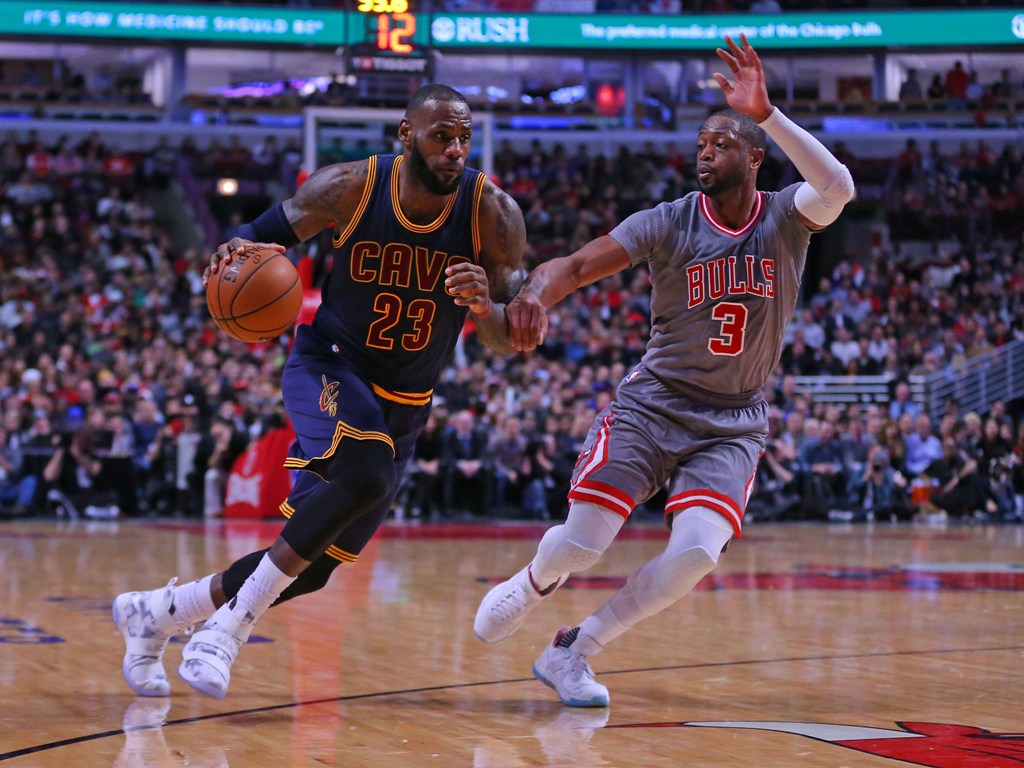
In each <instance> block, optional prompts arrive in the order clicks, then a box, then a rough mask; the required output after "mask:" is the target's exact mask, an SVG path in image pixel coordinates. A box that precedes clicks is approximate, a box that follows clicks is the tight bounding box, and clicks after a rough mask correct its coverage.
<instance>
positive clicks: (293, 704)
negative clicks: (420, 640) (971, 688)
mask: <svg viewBox="0 0 1024 768" xmlns="http://www.w3.org/2000/svg"><path fill="white" fill-rule="evenodd" d="M1003 651H1017V652H1022V651H1024V646H1020V645H1009V646H994V647H989V648H939V649H932V650H925V651H879V652H878V653H846V654H839V655H836V656H827V655H826V656H789V657H782V658H777V659H742V660H740V661H711V662H702V663H699V664H672V665H668V666H661V667H639V668H637V669H617V670H610V671H602V672H601V676H602V677H606V676H608V675H635V674H638V673H643V672H671V671H677V670H683V669H713V668H718V667H744V666H753V665H755V664H793V663H798V662H805V661H843V660H849V659H878V658H891V657H896V656H931V655H939V654H952V653H993V652H1003ZM533 679H534V678H532V677H516V678H511V679H508V680H483V681H479V682H475V683H455V684H453V685H431V686H426V687H423V688H406V689H402V690H397V691H377V692H375V693H356V694H352V695H351V696H331V697H329V698H326V699H311V700H309V701H290V702H287V703H284V704H271V705H268V706H265V707H252V708H250V709H238V710H234V711H232V712H214V713H212V714H209V715H198V716H196V717H183V718H181V719H180V720H168V721H167V722H166V723H160V724H158V725H140V726H137V727H135V728H128V729H124V728H118V729H116V730H111V731H101V732H99V733H89V734H86V735H84V736H73V737H71V738H68V739H61V740H60V741H51V742H47V743H45V744H37V745H35V746H31V747H22V748H21V749H16V750H13V751H11V752H3V753H0V762H3V761H6V760H13V759H14V758H17V757H24V756H25V755H34V754H38V753H40V752H46V751H48V750H51V749H59V748H60V747H69V746H72V745H74V744H83V743H85V742H88V741H98V740H100V739H106V738H109V737H111V736H120V735H122V734H126V733H138V732H139V731H149V730H153V729H156V728H169V727H171V726H174V725H191V724H192V723H201V722H204V721H206V720H220V719H224V718H228V717H243V716H245V715H254V714H259V713H262V712H274V711H277V710H279V709H297V708H298V707H309V706H316V705H317V704H330V703H333V702H349V701H361V700H364V699H380V698H384V697H387V696H407V695H410V694H417V693H434V692H437V691H455V690H459V689H462V688H480V687H482V686H486V685H509V684H511V683H526V682H530V681H532V680H533Z"/></svg>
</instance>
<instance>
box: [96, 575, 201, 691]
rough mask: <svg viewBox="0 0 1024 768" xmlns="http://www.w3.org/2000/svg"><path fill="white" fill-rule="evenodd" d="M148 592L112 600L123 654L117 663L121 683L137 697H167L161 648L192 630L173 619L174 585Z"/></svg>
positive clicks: (169, 686) (168, 689)
mask: <svg viewBox="0 0 1024 768" xmlns="http://www.w3.org/2000/svg"><path fill="white" fill-rule="evenodd" d="M177 581H178V580H177V579H176V578H174V579H171V580H170V581H169V582H167V586H166V587H161V588H160V589H151V590H149V591H148V592H123V593H122V594H120V595H118V596H117V597H116V598H114V605H113V614H114V626H116V627H117V631H118V632H120V633H121V637H123V638H124V645H125V652H124V660H123V661H122V663H121V670H122V671H123V672H124V679H125V682H127V683H128V687H129V688H131V689H132V690H133V691H135V693H137V694H138V695H139V696H168V695H170V693H171V684H170V683H169V682H168V680H167V673H166V672H165V671H164V664H163V659H164V649H165V648H166V647H167V641H168V640H170V639H171V638H172V637H174V636H175V635H177V634H180V633H185V634H187V633H189V632H190V631H191V630H192V627H191V626H189V625H187V624H182V623H180V622H178V621H176V620H175V618H174V615H173V613H172V611H173V607H174V600H173V598H174V585H175V583H177Z"/></svg>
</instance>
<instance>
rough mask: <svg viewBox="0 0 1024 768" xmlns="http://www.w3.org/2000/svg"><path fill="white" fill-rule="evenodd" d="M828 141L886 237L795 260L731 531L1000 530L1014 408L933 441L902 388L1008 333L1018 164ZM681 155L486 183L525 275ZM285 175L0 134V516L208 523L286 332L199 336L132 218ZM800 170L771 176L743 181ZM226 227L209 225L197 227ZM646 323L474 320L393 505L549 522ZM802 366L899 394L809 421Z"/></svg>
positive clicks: (299, 253) (1016, 291)
mask: <svg viewBox="0 0 1024 768" xmlns="http://www.w3.org/2000/svg"><path fill="white" fill-rule="evenodd" d="M341 149H342V150H346V151H352V152H355V153H359V152H362V153H364V154H365V153H366V152H367V151H374V150H378V149H380V148H378V147H366V146H358V147H349V148H347V149H346V148H344V147H342V148H341ZM836 149H837V152H838V153H839V154H840V155H841V156H842V159H843V160H844V162H846V163H847V164H848V165H849V166H850V167H851V169H852V170H853V173H854V176H855V178H857V177H858V176H859V174H860V173H861V171H862V170H863V171H864V173H865V174H868V175H870V174H872V173H873V174H874V175H875V177H877V182H878V184H877V188H878V189H877V193H876V194H874V195H872V194H871V193H870V192H869V193H868V195H867V197H868V198H869V199H868V201H866V202H865V203H864V204H865V205H867V206H868V207H871V208H875V209H877V211H876V214H875V215H877V216H881V217H886V218H888V219H889V220H890V223H891V225H892V231H893V238H894V242H893V243H890V244H888V246H881V245H875V246H872V247H871V249H870V253H868V254H867V255H866V256H864V255H863V254H857V255H855V254H849V255H848V258H844V259H842V260H839V261H838V263H837V264H836V265H835V267H834V268H832V269H831V270H828V271H825V272H824V273H822V272H821V270H815V269H814V267H813V265H810V266H809V275H811V274H813V275H815V277H814V278H813V279H809V280H808V282H807V285H806V286H805V295H804V297H803V299H802V302H801V309H800V310H798V313H797V315H796V317H795V319H794V322H793V323H792V324H791V326H790V328H789V329H788V332H787V340H786V347H785V350H784V353H783V357H782V361H781V363H780V365H779V368H778V371H777V374H776V376H775V377H774V378H773V380H772V382H771V383H770V386H769V388H768V391H767V392H766V393H765V394H766V398H767V399H768V401H769V402H770V403H771V406H772V434H771V438H770V442H769V448H768V452H767V453H766V455H765V457H764V461H763V464H762V469H761V471H760V474H759V476H758V482H757V486H756V489H755V494H754V498H753V499H752V502H751V507H750V514H751V517H753V518H758V517H768V518H794V517H804V518H820V517H827V516H829V515H831V516H833V517H835V518H839V519H865V518H866V517H872V516H875V515H877V514H884V515H886V516H888V517H902V518H906V517H910V516H913V515H914V514H949V515H955V516H958V517H959V516H968V517H972V518H983V519H1006V520H1011V519H1020V517H1021V503H1020V499H1021V495H1022V493H1024V471H1022V470H1021V466H1022V465H1021V462H1020V459H1021V458H1022V457H1024V424H1021V423H1020V422H1019V421H1017V420H1016V419H1015V417H1016V416H1018V415H1019V414H1016V413H1014V412H1013V408H1010V409H1007V408H1006V407H1005V406H1004V405H1003V404H997V408H996V409H994V410H993V411H992V412H991V413H989V414H986V415H985V417H984V418H981V417H979V415H978V414H976V413H959V412H957V409H956V404H955V403H951V404H950V407H949V409H948V412H947V414H946V416H945V417H944V418H942V419H941V421H940V422H939V423H933V422H932V420H931V419H930V418H929V417H928V415H927V414H925V413H923V412H922V411H921V407H920V405H918V404H917V403H915V402H913V401H912V400H911V399H910V397H909V391H908V388H907V385H906V379H907V377H908V376H910V375H913V374H915V373H935V372H941V371H943V370H944V369H947V368H948V367H949V366H952V365H955V364H956V363H958V362H959V361H962V360H967V359H970V358H972V357H973V356H976V355H979V354H982V353H984V352H985V351H987V350H990V349H993V348H996V347H999V346H1001V345H1003V344H1005V343H1007V342H1008V341H1010V340H1011V339H1014V338H1020V337H1022V336H1024V236H1022V226H1021V222H1022V221H1024V217H1022V216H1021V206H1022V203H1021V201H1022V200H1024V169H1022V164H1021V154H1020V149H1019V147H1017V146H1013V145H1008V146H1005V147H1004V146H989V145H988V144H987V143H986V142H985V141H979V142H976V143H973V144H969V143H965V144H964V145H963V146H962V147H961V148H960V150H959V152H957V153H955V154H948V155H947V154H944V153H942V152H941V151H939V150H938V148H937V145H936V146H932V147H927V148H925V149H924V151H922V150H921V149H919V148H918V147H916V146H915V145H914V142H913V141H910V142H908V143H907V147H906V149H905V150H904V151H903V152H901V153H900V154H899V155H898V156H896V157H892V158H889V159H888V160H886V161H885V162H884V163H880V162H879V161H878V160H873V161H872V163H871V164H872V168H870V169H861V168H860V167H859V163H858V159H857V158H856V157H854V156H852V155H851V154H850V153H849V152H848V151H846V150H844V148H843V147H841V146H840V147H837V148H836ZM690 154H691V153H690V152H689V151H688V148H686V147H674V146H660V147H659V146H655V145H654V144H653V143H650V142H648V143H642V144H640V145H638V146H636V147H635V148H633V149H630V148H623V149H622V150H620V151H619V152H618V154H616V155H614V156H610V157H606V156H601V155H597V154H592V153H591V152H590V151H588V150H587V149H586V147H584V148H582V149H580V150H578V151H574V152H567V151H566V150H565V149H564V148H562V147H561V146H558V145H554V146H547V147H545V146H541V145H540V144H539V143H536V142H535V143H534V144H533V145H532V146H531V147H529V148H528V149H525V150H516V149H515V148H514V147H513V146H512V145H511V144H510V143H508V142H505V143H504V144H502V145H501V146H500V147H499V151H498V153H497V156H496V176H497V178H498V181H499V182H500V183H501V184H502V186H503V187H504V188H505V189H506V190H507V191H508V192H509V193H510V194H511V195H513V196H514V197H515V199H516V200H517V201H518V203H519V205H520V206H521V207H522V210H523V212H524V214H525V217H526V222H527V227H528V232H529V251H528V256H527V258H528V262H529V265H530V266H533V265H535V264H536V263H539V262H540V261H542V260H544V259H546V258H550V257H552V256H555V255H559V254H565V253H568V252H570V251H572V250H573V249H575V248H578V247H579V246H581V245H582V244H584V243H586V242H587V241H589V240H590V239H592V238H593V237H596V236H599V235H602V234H605V233H607V232H608V231H610V230H611V229H612V227H613V226H615V224H616V223H618V222H619V221H620V220H621V219H622V218H624V217H625V216H627V215H628V214H630V213H632V212H633V211H636V210H638V209H641V208H644V207H648V206H651V205H654V204H656V203H657V202H658V201H661V200H664V199H673V198H675V197H679V196H681V195H683V194H685V193H687V192H688V191H690V190H692V189H694V188H695V185H694V176H693V173H692V157H690ZM336 159H341V158H336ZM297 162H298V157H297V152H296V151H295V148H294V147H288V146H282V147H278V146H276V143H275V142H273V141H269V142H268V141H264V142H262V143H260V144H259V145H257V146H255V147H248V146H245V145H244V144H243V143H242V142H240V141H230V142H228V143H227V145H226V146H223V147H221V146H219V145H217V144H214V145H212V146H211V147H208V148H206V149H203V150H200V149H198V148H196V147H195V146H193V145H192V144H191V143H190V142H189V141H188V140H186V141H185V142H183V143H182V144H180V145H178V146H173V145H172V144H171V143H170V142H168V141H167V140H160V141H158V142H157V143H156V144H154V146H153V147H152V148H151V149H149V150H146V151H143V152H132V153H125V152H122V151H120V150H119V149H118V148H117V147H116V146H112V145H108V144H107V143H105V142H104V140H103V138H102V137H101V136H98V135H90V136H89V137H87V138H86V139H84V140H82V141H80V142H78V143H75V142H72V141H70V140H66V139H65V140H60V141H58V142H56V143H52V144H48V143H46V142H44V141H41V140H39V139H38V137H37V136H35V135H34V134H32V133H30V132H29V133H24V134H18V133H10V134H8V135H7V136H5V137H3V139H2V142H0V269H2V272H3V274H4V280H3V283H2V285H0V353H2V354H0V503H2V505H3V512H4V514H7V515H19V514H41V513H42V514H67V515H76V514H83V515H89V516H93V517H103V516H111V517H112V516H117V515H126V516H132V515H140V514H150V515H155V514H183V515H195V516H201V515H206V516H216V515H218V514H219V513H220V510H221V508H222V506H223V493H224V483H225V480H226V477H227V473H228V471H229V470H230V468H231V466H232V464H233V463H234V461H235V459H237V457H238V456H239V455H240V454H241V453H242V451H243V450H244V449H245V447H246V445H247V444H249V443H250V442H251V441H253V440H256V439H258V438H259V437H260V436H261V435H263V434H265V433H266V432H267V431H268V430H269V429H272V428H275V427H279V426H281V425H282V424H283V423H284V414H283V412H282V408H281V402H280V393H279V375H280V369H281V365H282V363H283V360H284V356H285V354H286V352H287V345H288V342H289V339H288V338H287V337H283V338H282V339H280V340H279V342H277V343H272V344H264V345H256V346H246V345H243V344H240V343H237V342H233V341H231V340H228V339H226V338H225V337H223V336H222V335H220V334H218V333H217V332H216V330H215V329H214V328H213V326H212V325H211V323H210V322H209V319H208V313H207V310H206V304H205V297H204V292H203V287H202V283H201V275H202V271H203V269H204V267H205V265H206V263H207V260H208V252H206V251H203V250H202V249H195V250H191V251H184V252H176V251H175V250H174V248H173V247H172V245H171V238H170V236H169V233H168V232H166V231H164V230H163V229H161V227H159V226H157V224H156V223H155V221H156V218H157V217H156V216H155V212H154V208H153V205H152V203H151V202H148V200H150V199H151V198H152V194H153V193H154V191H155V190H160V189H161V188H166V186H167V185H168V183H169V182H170V180H171V179H172V178H175V176H176V174H178V173H179V172H181V173H186V174H193V175H195V177H196V178H199V179H202V178H205V177H210V176H215V175H223V174H224V173H227V172H232V171H244V169H251V168H253V167H255V166H258V167H259V168H261V171H260V173H267V174H270V175H272V176H274V177H275V178H280V179H281V180H282V181H283V182H287V181H288V180H289V179H291V183H294V178H295V176H294V174H295V170H296V168H297ZM795 178H796V177H795V175H794V171H793V169H792V167H791V166H789V165H788V163H785V162H783V161H780V160H779V159H778V158H773V159H771V161H770V162H768V163H766V166H765V169H764V170H763V172H762V176H761V186H762V188H766V189H777V188H780V187H781V186H784V185H786V184H788V183H790V182H792V181H793V180H795ZM867 186H868V187H870V184H869V185H867ZM144 192H145V194H144ZM236 214H237V212H236ZM239 221H240V217H239V216H238V215H236V216H235V217H234V218H233V219H231V220H228V221H224V222H222V223H221V224H220V226H222V227H223V228H222V229H221V230H220V231H219V232H218V233H217V236H219V237H220V238H222V239H223V238H227V237H229V236H230V234H231V231H230V230H231V226H232V224H233V223H234V224H237V223H238V222H239ZM939 229H941V230H942V231H941V235H942V238H941V239H942V242H943V243H945V245H943V246H942V247H938V246H936V248H935V250H934V252H933V253H932V254H930V256H929V257H928V258H925V259H920V258H917V259H913V260H911V259H903V260H901V259H900V258H899V257H897V255H896V253H895V250H896V246H897V245H898V240H899V238H900V237H908V238H911V237H913V238H917V237H920V236H921V234H920V233H921V232H932V233H936V232H937V231H938V230H939ZM996 233H998V234H999V237H998V238H997V237H995V235H996ZM935 239H936V241H937V242H938V240H939V238H938V237H936V238H935ZM328 243H329V240H327V236H322V238H317V239H314V240H313V241H310V242H309V243H306V244H304V245H303V246H301V247H299V248H296V249H294V250H293V252H292V255H293V258H294V259H296V261H300V260H306V261H307V263H306V266H307V268H308V273H309V274H310V275H311V276H312V278H311V279H312V281H313V283H314V284H316V283H317V282H319V281H320V280H321V279H322V276H323V275H324V274H325V273H326V271H327V269H328V268H329V267H330V259H331V249H330V248H329V247H328ZM950 243H953V245H952V246H951V245H950ZM954 249H955V252H954ZM813 255H814V252H813V251H812V259H813ZM649 328H650V294H649V282H648V275H647V273H646V271H645V270H644V269H643V268H638V269H636V270H633V271H631V272H628V273H625V274H624V275H622V276H616V277H613V278H610V279H608V280H605V281H603V282H602V283H600V284H598V285H595V286H592V287H590V288H588V289H585V290H581V291H579V292H577V293H576V294H575V295H573V296H572V297H570V298H569V299H568V300H566V301H565V302H564V303H563V304H561V305H560V306H558V307H556V308H554V309H553V310H552V312H551V331H550V333H549V335H548V338H547V340H546V343H545V344H544V346H543V347H542V348H541V349H540V350H538V352H536V353H535V354H532V355H528V356H520V357H512V358H507V359H506V358H501V357H498V356H495V355H493V354H492V353H490V352H489V351H485V350H484V349H483V348H482V347H481V345H480V344H479V343H478V342H477V340H476V338H475V333H474V329H473V327H472V324H471V323H470V324H469V325H468V326H467V328H466V331H465V334H464V338H463V339H462V342H461V343H460V345H459V348H458V350H457V355H456V359H455V360H454V361H453V362H452V365H451V366H450V367H449V369H448V370H447V372H446V374H445V376H444V379H443V381H442V383H441V385H440V386H439V387H438V389H437V391H436V397H435V409H434V415H433V418H432V420H431V424H430V426H429V427H428V429H427V430H426V432H424V434H423V436H422V439H421V440H420V445H419V446H418V449H417V459H416V463H415V468H414V471H413V472H412V474H411V476H410V479H409V482H408V484H407V488H406V489H405V492H404V493H403V495H402V498H401V500H400V505H401V510H400V511H401V513H403V514H405V515H406V516H413V517H415V516H421V517H424V518H429V517H437V516H462V515H471V516H477V517H483V516H514V517H533V518H539V519H548V518H551V517H557V516H559V515H563V514H564V511H565V501H564V496H565V493H566V489H567V483H568V478H569V476H570V474H571V471H572V468H573V465H574V463H575V461H576V457H577V454H578V451H579V449H580V445H581V443H582V440H583V438H584V436H585V434H586V431H587V429H588V427H589V425H590V423H591V421H592V418H593V416H594V415H595V413H596V412H597V411H598V410H600V409H601V408H602V407H603V405H604V404H605V403H607V402H608V400H609V399H610V398H612V397H613V395H614V391H615V387H616V385H617V383H618V382H619V381H620V380H621V379H622V378H623V377H624V376H625V375H626V373H628V372H629V370H630V369H631V367H632V366H633V365H634V364H635V363H636V362H637V361H638V360H639V359H640V357H641V355H642V353H643V349H644V345H645V342H646V339H647V335H648V331H649ZM817 374H831V375H847V374H849V375H877V376H884V377H887V380H888V381H889V382H890V387H891V402H890V403H887V404H885V405H879V404H868V405H865V404H862V403H851V404H840V405H835V404H827V403H821V402H815V401H814V400H813V398H812V397H811V396H809V395H806V394H801V393H799V392H798V391H797V387H796V384H795V377H796V376H799V375H817ZM658 502H659V499H658V498H655V499H653V500H652V501H651V502H650V503H649V504H648V505H647V509H648V510H649V511H650V514H652V515H654V514H657V513H658V512H659V509H660V507H659V503H658Z"/></svg>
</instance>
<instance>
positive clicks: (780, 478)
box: [747, 408, 800, 520]
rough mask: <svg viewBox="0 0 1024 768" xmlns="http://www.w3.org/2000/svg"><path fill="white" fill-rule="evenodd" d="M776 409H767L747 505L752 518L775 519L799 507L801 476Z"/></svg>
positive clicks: (793, 511)
mask: <svg viewBox="0 0 1024 768" xmlns="http://www.w3.org/2000/svg"><path fill="white" fill-rule="evenodd" d="M787 438H790V436H789V435H788V434H787V433H786V424H785V422H784V421H783V418H782V412H781V411H780V410H779V409H778V408H771V409H769V411H768V439H767V442H766V443H765V450H764V456H763V457H762V460H763V462H762V464H761V466H760V467H759V468H758V472H757V476H756V478H755V481H754V489H753V493H752V494H751V497H750V502H749V504H748V506H747V514H749V515H750V516H751V518H752V519H762V518H764V519H768V520H778V519H784V518H786V517H789V516H790V515H793V514H794V513H796V512H797V510H798V508H799V506H800V492H799V491H800V476H799V471H800V470H799V467H798V466H797V463H796V451H795V450H794V448H793V443H792V440H791V439H787Z"/></svg>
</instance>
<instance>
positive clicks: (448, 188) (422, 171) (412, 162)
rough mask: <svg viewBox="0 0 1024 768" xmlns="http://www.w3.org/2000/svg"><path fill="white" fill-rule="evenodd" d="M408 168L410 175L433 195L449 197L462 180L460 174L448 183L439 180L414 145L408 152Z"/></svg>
mask: <svg viewBox="0 0 1024 768" xmlns="http://www.w3.org/2000/svg"><path fill="white" fill-rule="evenodd" d="M409 168H410V169H411V170H412V175H413V176H414V177H416V179H417V181H419V182H420V183H421V184H422V185H423V186H424V187H426V188H427V190H428V191H429V192H431V193H433V194H435V195H450V194H451V193H452V192H454V191H455V190H456V189H458V188H459V182H460V181H461V180H462V174H461V173H460V174H459V175H458V176H456V177H454V178H453V179H452V180H451V181H449V182H444V181H442V180H441V179H439V178H438V177H437V176H436V175H435V174H434V172H433V171H432V170H430V166H429V165H427V159H426V158H425V157H424V156H423V153H422V152H420V148H419V147H418V146H416V144H415V143H413V145H412V148H411V149H410V151H409Z"/></svg>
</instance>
